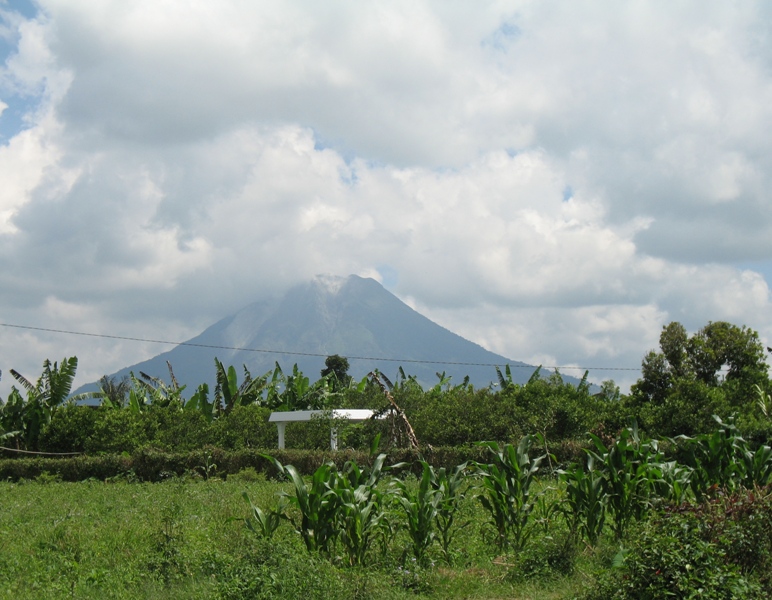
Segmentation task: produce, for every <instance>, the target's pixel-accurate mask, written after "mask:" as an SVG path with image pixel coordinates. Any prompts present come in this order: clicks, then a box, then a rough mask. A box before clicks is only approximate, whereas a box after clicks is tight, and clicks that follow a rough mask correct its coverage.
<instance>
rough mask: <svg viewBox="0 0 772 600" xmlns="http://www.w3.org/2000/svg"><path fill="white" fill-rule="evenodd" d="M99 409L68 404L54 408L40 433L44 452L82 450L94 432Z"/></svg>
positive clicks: (41, 448) (41, 446) (41, 447)
mask: <svg viewBox="0 0 772 600" xmlns="http://www.w3.org/2000/svg"><path fill="white" fill-rule="evenodd" d="M99 412H100V409H98V408H95V407H91V406H78V405H75V404H68V405H66V406H63V407H61V408H59V409H58V410H55V411H54V412H53V414H52V415H51V421H49V422H48V423H47V424H46V426H45V427H44V428H43V431H42V433H41V435H40V450H42V451H44V452H83V451H85V450H86V444H87V442H88V439H89V438H90V437H91V436H92V435H93V434H94V428H95V427H96V423H97V420H98V418H99V416H100V415H99Z"/></svg>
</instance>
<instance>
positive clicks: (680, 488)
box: [655, 460, 694, 505]
mask: <svg viewBox="0 0 772 600" xmlns="http://www.w3.org/2000/svg"><path fill="white" fill-rule="evenodd" d="M660 472H661V473H662V479H661V480H660V481H659V482H656V483H655V488H656V490H657V495H658V496H659V497H661V498H663V499H665V500H667V501H668V502H671V503H673V504H675V505H680V504H683V502H684V501H685V500H686V497H687V495H688V493H689V489H690V484H691V479H692V473H693V472H694V471H693V469H692V468H691V467H688V466H686V465H681V464H679V463H678V462H676V461H674V460H671V461H668V462H663V463H661V464H660Z"/></svg>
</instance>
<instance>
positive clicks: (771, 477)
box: [740, 445, 772, 489]
mask: <svg viewBox="0 0 772 600" xmlns="http://www.w3.org/2000/svg"><path fill="white" fill-rule="evenodd" d="M740 460H741V462H742V465H743V485H744V486H745V487H746V488H749V489H751V488H754V487H757V486H758V487H765V486H767V485H769V484H770V483H772V448H770V447H769V446H759V447H758V448H757V449H756V450H755V451H754V450H751V449H750V448H748V447H747V445H746V446H745V447H742V448H740Z"/></svg>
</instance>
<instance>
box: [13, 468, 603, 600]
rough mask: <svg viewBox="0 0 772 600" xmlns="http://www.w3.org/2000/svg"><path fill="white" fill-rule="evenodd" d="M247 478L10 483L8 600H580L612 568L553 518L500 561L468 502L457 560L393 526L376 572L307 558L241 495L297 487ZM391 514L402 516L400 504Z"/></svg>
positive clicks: (376, 553) (270, 496) (265, 501)
mask: <svg viewBox="0 0 772 600" xmlns="http://www.w3.org/2000/svg"><path fill="white" fill-rule="evenodd" d="M250 479H254V478H252V477H246V476H244V477H238V476H231V477H230V478H229V479H228V480H227V481H222V480H219V479H210V480H208V481H205V480H202V479H191V478H187V479H172V480H169V481H165V482H163V483H156V484H145V483H131V482H127V481H119V482H113V483H104V482H97V481H87V482H82V483H61V482H56V481H46V478H42V479H39V480H38V481H34V482H25V483H7V482H6V483H0V507H2V509H1V510H0V598H9V599H11V598H13V599H23V598H34V599H40V598H70V597H72V598H116V599H117V598H233V599H235V598H304V599H305V600H310V599H312V598H325V599H331V598H336V599H337V598H341V599H345V598H351V599H355V598H361V599H364V598H374V599H376V598H384V599H390V598H394V599H396V598H481V599H482V598H486V599H496V598H533V599H545V600H546V599H559V598H572V597H574V596H576V595H577V594H579V593H580V591H581V589H582V588H583V586H584V585H586V584H587V583H589V582H590V580H591V576H590V575H589V574H590V573H592V571H593V569H595V568H596V565H599V564H601V561H602V560H603V558H602V556H600V555H602V554H603V553H604V550H602V549H601V550H596V551H593V552H590V551H589V550H586V549H582V548H578V549H577V548H568V547H567V546H566V544H565V543H564V541H565V539H566V535H565V534H566V532H565V531H564V530H565V525H564V524H563V523H562V519H559V518H557V517H554V516H553V517H552V518H550V519H549V520H546V521H545V522H544V526H543V527H542V526H541V525H539V526H538V527H537V529H536V533H535V534H534V537H533V538H532V539H531V540H530V541H529V543H528V546H527V548H526V550H524V551H523V552H522V553H521V554H520V555H519V556H518V557H513V556H499V553H498V552H497V550H496V546H495V544H493V543H492V541H491V534H492V529H491V528H489V527H488V526H486V518H487V516H486V514H485V513H484V511H483V510H482V508H481V507H480V505H479V502H477V501H475V500H474V499H473V498H472V497H471V494H470V495H469V496H468V497H467V498H466V499H465V500H464V501H463V503H462V506H461V509H460V511H461V515H460V516H459V519H458V522H459V523H466V522H468V523H469V524H468V526H466V527H464V528H463V529H461V530H460V531H459V533H458V535H457V537H456V540H455V541H454V544H453V548H452V561H450V564H449V563H448V561H446V560H443V558H442V556H441V553H440V552H439V548H438V547H436V546H434V547H432V548H431V549H430V550H429V554H428V558H429V560H428V562H427V564H426V566H416V565H415V562H414V561H413V560H412V559H411V558H410V553H409V539H408V537H407V535H406V534H405V533H404V531H403V530H402V529H401V528H398V527H396V528H395V529H396V533H395V534H394V536H393V537H392V538H391V539H390V540H388V541H387V543H385V544H380V543H379V544H377V545H376V547H374V548H373V550H372V551H371V553H370V555H369V557H368V561H367V565H366V566H358V567H349V566H345V564H344V561H343V560H342V559H341V557H338V556H337V555H336V553H335V552H333V553H332V556H330V557H325V556H319V555H318V554H315V553H309V552H308V551H307V550H306V547H305V545H304V544H303V542H302V540H301V538H300V536H299V535H298V534H297V533H295V531H294V530H293V528H292V525H291V524H290V523H289V522H283V523H282V524H281V526H280V527H279V529H278V530H277V531H276V533H275V535H274V537H273V538H272V539H270V540H267V539H263V538H260V537H259V536H257V535H256V534H254V533H253V532H251V531H249V530H248V529H247V528H246V527H245V525H244V518H245V517H247V516H248V514H249V507H248V505H247V504H246V502H245V501H244V499H243V497H242V494H243V493H244V492H245V491H246V492H247V493H248V494H249V496H250V498H251V499H252V501H253V502H254V503H255V504H260V505H262V506H270V505H273V504H275V502H276V494H277V493H278V492H280V491H281V490H282V489H286V490H288V489H289V488H288V487H286V484H280V483H276V482H270V481H268V482H266V481H264V480H260V478H256V479H257V480H252V481H250ZM388 516H389V519H390V520H391V521H393V522H395V523H396V522H398V521H399V519H400V518H402V516H401V515H400V508H399V506H397V505H396V504H394V505H393V506H391V507H390V509H389V515H388ZM535 518H538V514H537V515H535ZM608 552H613V549H609V550H608ZM608 552H606V554H608Z"/></svg>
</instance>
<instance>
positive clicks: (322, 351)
mask: <svg viewBox="0 0 772 600" xmlns="http://www.w3.org/2000/svg"><path fill="white" fill-rule="evenodd" d="M186 344H191V345H179V346H177V347H175V348H174V349H172V350H170V351H168V352H164V353H163V354H160V355H158V356H156V357H154V358H151V359H149V360H147V361H144V362H141V363H138V364H136V365H132V366H130V367H127V368H125V369H122V370H120V371H118V372H117V373H114V374H113V375H114V376H116V377H119V378H120V377H122V376H123V375H127V374H128V373H129V372H130V371H133V372H134V373H135V374H137V375H138V374H139V372H140V371H142V372H144V373H147V374H149V375H153V376H155V377H160V378H162V379H164V380H165V381H168V378H169V375H168V368H167V366H166V362H167V361H169V362H170V363H171V365H172V367H173V369H174V374H175V376H176V377H177V379H178V381H179V382H180V384H186V385H187V386H188V389H189V390H192V388H194V387H196V386H197V385H199V384H200V383H203V382H207V383H209V385H210V388H211V389H213V387H214V374H215V370H214V358H215V357H217V358H218V359H219V360H221V361H222V362H223V363H224V364H225V365H226V366H227V365H234V366H235V367H236V369H237V370H238V371H239V373H240V377H239V379H241V373H242V365H246V366H247V368H248V369H249V371H250V372H251V373H252V375H253V376H256V375H261V374H263V373H265V372H266V371H269V370H271V369H273V367H274V363H275V362H278V363H279V364H280V365H281V367H282V369H283V370H284V371H285V372H289V371H291V369H292V366H293V364H295V363H297V364H298V367H299V368H300V370H301V371H303V372H304V373H305V374H306V375H307V376H308V377H309V378H310V379H311V380H312V381H314V380H315V379H317V378H318V377H319V373H320V371H321V369H322V368H323V367H324V359H325V357H326V356H329V355H331V354H340V355H341V356H346V357H348V359H349V363H350V365H351V368H350V370H349V373H350V374H351V375H353V376H354V377H355V378H357V379H359V378H361V377H363V376H364V375H366V374H367V373H368V372H369V371H372V370H373V369H375V368H377V369H379V370H380V371H382V372H383V373H385V374H386V375H387V376H388V377H393V376H395V375H396V373H397V370H398V367H399V366H400V365H401V366H402V368H403V369H404V371H405V372H406V373H407V374H409V375H415V376H416V377H417V378H418V380H419V381H421V382H422V383H424V384H433V383H435V382H436V381H437V377H436V372H443V371H445V372H446V373H447V374H448V375H451V376H452V381H453V382H454V383H460V382H461V381H463V378H464V377H465V376H466V375H469V377H470V381H471V382H472V383H474V384H475V386H477V387H479V386H487V385H488V384H489V383H490V382H491V381H496V371H495V369H494V367H493V366H492V365H499V366H502V367H503V366H504V365H505V364H510V365H511V366H512V367H513V369H512V376H513V379H514V380H515V381H518V382H521V383H524V382H525V381H527V380H528V378H529V377H530V376H531V374H532V372H533V370H534V368H533V367H529V366H527V365H525V364H524V363H521V362H517V361H511V360H509V359H507V358H505V357H503V356H500V355H498V354H494V353H493V352H490V351H488V350H486V349H485V348H483V347H482V346H479V345H477V344H475V343H473V342H470V341H468V340H466V339H464V338H462V337H461V336H459V335H456V334H455V333H452V332H451V331H448V330H447V329H445V328H444V327H441V326H439V325H437V324H436V323H434V322H432V321H430V320H429V319H427V318H426V317H424V316H423V315H421V314H419V313H418V312H416V311H414V310H413V309H412V308H410V307H409V306H407V305H406V304H405V303H403V302H402V301H401V300H399V299H398V298H397V297H396V296H394V295H393V294H391V293H390V292H388V291H387V290H385V289H384V288H383V287H382V286H381V285H380V284H379V283H378V282H376V281H375V280H373V279H365V278H362V277H357V276H355V275H351V276H349V277H347V278H338V277H322V276H320V277H317V278H315V279H314V280H313V281H311V282H308V283H304V284H301V285H298V286H296V287H294V288H293V289H291V290H290V291H289V292H287V294H286V295H285V296H284V297H283V298H281V299H279V300H278V301H264V302H258V303H255V304H251V305H249V306H247V307H245V308H244V309H242V310H241V311H239V312H238V313H236V314H234V315H231V316H229V317H226V318H224V319H222V320H220V321H218V322H217V323H215V324H214V325H212V326H211V327H209V328H207V329H206V330H205V331H204V332H203V333H201V334H200V335H198V336H196V337H195V338H193V339H191V340H189V341H188V342H186ZM196 344H198V345H196ZM205 346H217V347H218V348H209V347H205ZM244 349H251V350H244ZM255 350H260V351H255ZM296 353H297V354H296ZM314 355H316V356H314ZM388 359H392V360H388ZM412 361H416V362H412ZM422 361H431V362H422ZM453 363H477V364H464V365H459V364H453ZM480 363H482V364H483V365H486V366H480V365H479V364H480ZM86 389H95V387H94V385H93V384H91V385H89V386H84V387H83V388H81V390H79V391H82V390H86Z"/></svg>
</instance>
